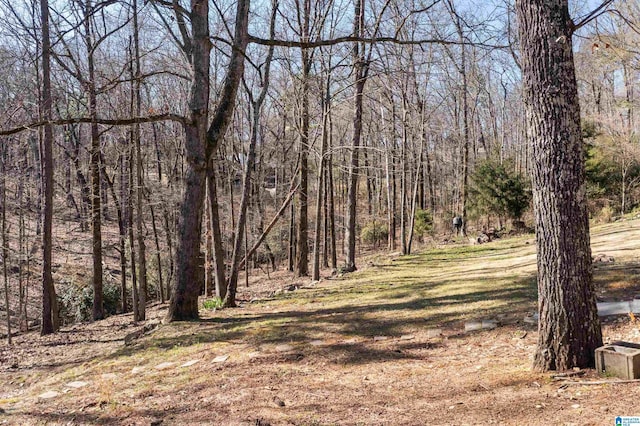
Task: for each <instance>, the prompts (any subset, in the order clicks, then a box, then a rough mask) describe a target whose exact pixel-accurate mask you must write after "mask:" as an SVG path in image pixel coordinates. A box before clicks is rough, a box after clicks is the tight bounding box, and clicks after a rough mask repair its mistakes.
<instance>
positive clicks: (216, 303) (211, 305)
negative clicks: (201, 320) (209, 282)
mask: <svg viewBox="0 0 640 426" xmlns="http://www.w3.org/2000/svg"><path fill="white" fill-rule="evenodd" d="M222 304H223V300H222V299H220V298H219V297H214V298H213V299H207V300H205V301H204V302H202V307H203V308H205V309H209V310H212V311H213V310H214V309H220V308H222Z"/></svg>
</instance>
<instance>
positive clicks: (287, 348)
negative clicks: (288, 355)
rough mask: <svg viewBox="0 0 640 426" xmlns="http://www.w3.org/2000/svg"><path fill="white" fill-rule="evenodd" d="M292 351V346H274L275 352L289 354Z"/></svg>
mask: <svg viewBox="0 0 640 426" xmlns="http://www.w3.org/2000/svg"><path fill="white" fill-rule="evenodd" d="M292 350H293V346H291V345H287V344H284V345H278V346H276V352H290V351H292Z"/></svg>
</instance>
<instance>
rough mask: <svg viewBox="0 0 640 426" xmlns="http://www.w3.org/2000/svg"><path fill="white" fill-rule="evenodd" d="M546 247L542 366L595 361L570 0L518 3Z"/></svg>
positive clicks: (541, 255)
mask: <svg viewBox="0 0 640 426" xmlns="http://www.w3.org/2000/svg"><path fill="white" fill-rule="evenodd" d="M516 10H517V14H518V19H519V28H520V43H521V51H522V71H523V72H522V74H523V85H524V98H525V107H526V115H527V121H528V133H529V138H530V140H531V146H532V155H533V158H532V164H533V200H534V210H535V216H536V243H537V248H538V292H539V296H538V297H539V300H538V309H539V313H540V324H539V326H538V328H539V336H538V347H537V350H536V353H535V359H534V368H536V369H538V370H556V369H557V370H566V369H570V368H573V367H581V368H582V367H590V366H593V364H594V350H595V349H596V348H597V347H598V346H600V345H601V344H602V334H601V330H600V321H599V319H598V314H597V308H596V301H595V294H594V288H593V280H592V269H591V248H590V246H589V218H588V215H587V203H586V201H587V200H586V186H585V171H584V156H583V145H582V139H581V132H580V110H579V105H578V93H577V86H576V77H575V69H574V63H573V51H572V43H571V36H572V29H571V26H572V23H571V19H570V17H569V10H568V1H567V0H526V1H525V0H519V1H517V2H516Z"/></svg>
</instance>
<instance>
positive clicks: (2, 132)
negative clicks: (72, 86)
mask: <svg viewBox="0 0 640 426" xmlns="http://www.w3.org/2000/svg"><path fill="white" fill-rule="evenodd" d="M158 121H175V122H177V123H181V124H183V125H184V124H186V123H187V119H186V118H185V117H183V116H181V115H178V114H157V115H150V116H147V117H132V118H97V119H96V120H95V122H97V123H98V124H104V125H108V126H129V125H131V124H134V123H155V122H158ZM92 122H93V121H92V119H91V117H72V118H59V119H57V120H51V121H34V122H32V123H29V124H24V125H22V126H17V127H13V128H10V129H0V136H9V135H15V134H16V133H20V132H23V131H25V130H34V129H37V128H38V127H42V126H44V125H45V124H52V125H54V126H59V125H64V124H76V123H92Z"/></svg>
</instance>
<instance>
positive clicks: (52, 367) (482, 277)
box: [0, 221, 640, 426]
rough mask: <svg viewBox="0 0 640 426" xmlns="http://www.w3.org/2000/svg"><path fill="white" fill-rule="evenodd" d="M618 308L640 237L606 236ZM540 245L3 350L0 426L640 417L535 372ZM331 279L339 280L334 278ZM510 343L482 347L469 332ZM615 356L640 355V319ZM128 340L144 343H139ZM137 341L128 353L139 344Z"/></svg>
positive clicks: (462, 252)
mask: <svg viewBox="0 0 640 426" xmlns="http://www.w3.org/2000/svg"><path fill="white" fill-rule="evenodd" d="M593 234H594V238H593V243H592V246H593V252H594V254H598V253H606V254H607V255H609V256H613V257H614V258H615V262H614V263H612V264H599V263H598V264H596V265H595V279H596V284H597V288H598V296H599V298H600V299H601V300H626V299H628V298H633V296H634V295H636V294H640V283H639V282H638V278H637V271H638V255H639V254H640V222H638V221H627V222H621V223H616V224H611V225H606V226H603V227H600V228H596V229H595V230H594V231H593ZM534 273H535V256H534V247H533V238H532V236H528V237H521V238H517V239H513V240H504V241H498V242H493V243H490V244H485V245H482V246H469V247H458V246H454V247H451V248H441V249H437V250H431V251H425V252H424V253H421V254H418V255H412V256H405V257H399V256H397V255H392V256H387V255H377V256H369V257H368V258H367V260H365V261H363V262H362V265H361V268H360V271H359V272H357V273H354V274H350V275H349V276H346V277H331V278H330V277H328V276H325V278H324V279H323V280H321V281H320V282H318V283H310V282H309V281H308V280H294V279H293V278H291V277H290V276H289V275H287V274H285V273H284V272H278V273H275V274H271V276H270V277H269V278H267V277H266V276H264V277H256V278H254V279H253V280H252V282H251V285H250V287H249V288H248V289H247V288H244V287H243V288H242V292H241V293H240V299H241V300H242V301H243V303H242V304H241V307H240V308H238V309H233V310H223V311H210V310H204V309H203V310H202V311H201V316H202V319H201V321H198V322H187V323H171V324H159V323H160V318H162V317H163V315H164V313H165V312H166V305H160V304H158V305H155V306H153V307H151V308H150V309H149V311H148V318H149V319H148V320H147V321H146V322H145V323H139V324H133V323H132V317H131V315H118V316H113V317H110V318H108V319H106V320H103V321H99V322H96V323H91V324H76V325H73V326H70V327H67V328H65V329H63V330H62V331H61V332H60V333H57V334H55V335H53V336H47V337H40V336H39V335H37V334H36V333H29V334H25V335H21V336H17V337H16V338H15V341H14V345H13V346H11V347H9V346H3V347H2V348H1V349H0V410H1V414H0V423H3V424H16V425H27V424H60V425H76V424H108V425H160V424H162V425H262V426H265V425H435V424H447V425H484V424H508V425H552V424H553V425H606V424H612V425H613V424H615V422H614V419H615V417H616V416H640V404H638V401H639V400H640V387H639V385H640V383H638V382H633V383H620V382H618V380H617V379H615V378H612V377H600V376H598V375H597V374H596V373H595V371H593V370H584V371H575V372H570V374H569V375H566V374H565V375H561V376H560V377H556V375H554V374H553V373H537V372H533V371H531V368H530V367H531V358H532V355H533V351H534V348H535V345H536V339H537V331H536V326H535V325H533V324H530V323H529V322H526V321H525V320H524V318H525V317H526V316H527V315H529V314H531V313H532V312H533V311H534V310H535V303H536V302H535V277H534ZM327 275H328V273H327ZM476 320H477V321H480V320H494V321H496V322H497V324H498V326H497V327H496V328H493V329H487V330H481V331H469V332H465V323H468V322H469V321H476ZM603 334H604V336H605V341H608V342H610V341H615V340H626V341H635V342H640V323H637V322H635V321H634V320H633V318H631V317H629V316H619V317H609V318H606V319H605V320H604V324H603ZM125 338H126V339H125ZM125 340H126V343H128V344H125Z"/></svg>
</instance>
